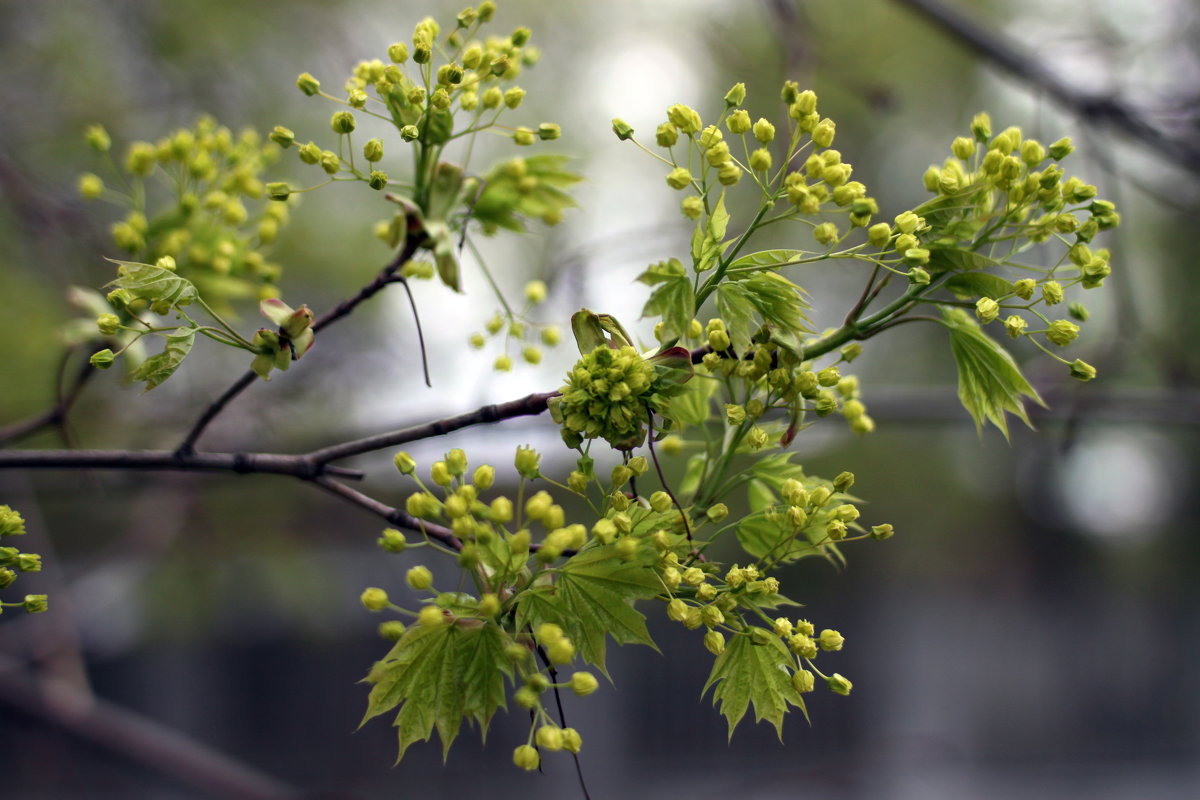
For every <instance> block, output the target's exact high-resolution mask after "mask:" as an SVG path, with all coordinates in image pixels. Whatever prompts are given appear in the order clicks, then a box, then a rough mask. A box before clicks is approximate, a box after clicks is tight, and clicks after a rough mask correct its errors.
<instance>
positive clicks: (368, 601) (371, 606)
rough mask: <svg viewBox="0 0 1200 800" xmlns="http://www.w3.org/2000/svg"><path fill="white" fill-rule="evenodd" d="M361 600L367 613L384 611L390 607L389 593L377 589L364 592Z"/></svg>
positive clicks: (372, 588) (373, 588)
mask: <svg viewBox="0 0 1200 800" xmlns="http://www.w3.org/2000/svg"><path fill="white" fill-rule="evenodd" d="M359 600H360V601H361V602H362V604H363V608H365V609H366V610H367V611H383V610H384V609H385V608H387V607H388V596H387V592H385V591H384V590H383V589H379V588H376V587H371V588H370V589H366V590H364V591H363V593H362V596H361V597H360V598H359Z"/></svg>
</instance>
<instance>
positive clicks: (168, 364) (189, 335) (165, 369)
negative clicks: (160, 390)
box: [131, 328, 196, 392]
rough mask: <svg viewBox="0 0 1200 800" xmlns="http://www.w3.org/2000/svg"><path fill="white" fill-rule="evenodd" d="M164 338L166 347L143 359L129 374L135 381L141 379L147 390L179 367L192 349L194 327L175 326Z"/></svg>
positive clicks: (158, 383)
mask: <svg viewBox="0 0 1200 800" xmlns="http://www.w3.org/2000/svg"><path fill="white" fill-rule="evenodd" d="M164 338H166V340H167V346H166V348H165V349H164V350H163V351H162V352H161V353H159V354H157V355H153V356H150V357H149V358H147V359H146V360H145V361H143V362H142V363H141V365H139V366H138V368H137V369H135V370H134V371H133V374H132V375H131V377H132V378H133V379H134V380H135V381H143V382H144V383H145V384H146V391H147V392H148V391H150V390H151V389H153V388H155V387H156V386H158V385H160V384H161V383H162V382H163V381H165V380H166V379H167V378H169V377H171V376H172V375H174V374H175V370H177V369H179V365H180V364H182V363H183V360H184V359H185V358H187V355H188V353H189V352H191V350H192V344H193V343H194V342H195V340H196V329H195V328H176V329H175V331H174V332H173V333H169V334H167V335H166V336H165V337H164Z"/></svg>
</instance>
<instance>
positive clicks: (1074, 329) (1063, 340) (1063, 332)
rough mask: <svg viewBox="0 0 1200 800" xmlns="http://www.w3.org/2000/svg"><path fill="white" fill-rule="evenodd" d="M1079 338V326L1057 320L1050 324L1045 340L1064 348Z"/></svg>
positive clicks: (1068, 321) (1067, 321)
mask: <svg viewBox="0 0 1200 800" xmlns="http://www.w3.org/2000/svg"><path fill="white" fill-rule="evenodd" d="M1078 336H1079V326H1078V325H1076V324H1075V323H1073V322H1071V321H1070V320H1065V319H1057V320H1055V321H1054V322H1051V323H1050V327H1049V328H1048V329H1047V330H1046V338H1047V339H1049V340H1050V341H1051V342H1053V343H1054V344H1056V345H1058V346H1059V347H1066V346H1067V345H1069V344H1070V343H1071V342H1073V341H1075V339H1076V338H1078Z"/></svg>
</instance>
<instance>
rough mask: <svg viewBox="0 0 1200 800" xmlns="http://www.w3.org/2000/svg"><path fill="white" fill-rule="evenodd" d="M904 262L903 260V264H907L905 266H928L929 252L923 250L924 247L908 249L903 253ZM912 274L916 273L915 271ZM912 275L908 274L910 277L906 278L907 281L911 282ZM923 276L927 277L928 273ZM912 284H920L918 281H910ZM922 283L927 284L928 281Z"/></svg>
mask: <svg viewBox="0 0 1200 800" xmlns="http://www.w3.org/2000/svg"><path fill="white" fill-rule="evenodd" d="M904 260H905V263H907V264H917V265H922V264H929V251H928V249H925V248H924V247H910V248H908V249H906V251H905V252H904ZM914 272H916V270H913V273H914ZM922 272H924V270H922ZM913 273H910V276H908V279H910V281H912V275H913ZM925 275H926V276H928V275H929V273H928V272H926V273H925ZM912 282H913V283H922V282H920V281H912ZM924 283H929V281H924Z"/></svg>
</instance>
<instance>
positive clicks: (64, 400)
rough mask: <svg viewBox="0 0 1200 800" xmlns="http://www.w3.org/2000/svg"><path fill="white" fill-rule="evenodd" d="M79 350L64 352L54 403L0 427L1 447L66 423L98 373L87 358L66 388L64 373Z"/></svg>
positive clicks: (73, 349)
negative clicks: (45, 408) (40, 411)
mask: <svg viewBox="0 0 1200 800" xmlns="http://www.w3.org/2000/svg"><path fill="white" fill-rule="evenodd" d="M77 351H78V348H71V349H70V350H68V351H67V352H66V353H64V354H63V357H62V361H61V362H60V364H59V368H58V375H59V380H58V383H57V385H56V386H55V397H54V405H53V406H51V407H50V408H49V409H47V410H46V411H44V412H42V413H41V414H38V415H36V416H33V417H29V418H28V419H23V420H19V421H17V422H14V423H12V424H11V425H6V426H5V427H3V428H0V447H3V446H5V445H7V444H8V443H10V442H15V441H19V440H20V439H24V438H25V437H26V436H31V435H33V434H35V433H37V432H38V431H40V430H41V429H42V428H46V427H50V426H58V427H62V426H63V425H64V424H65V423H66V421H67V415H68V414H69V413H70V412H71V406H73V405H75V401H76V400H78V399H79V395H80V394H82V393H83V388H84V386H85V385H87V382H88V380H90V379H91V377H92V375H94V374H95V373H96V370H95V368H94V367H92V365H91V364H90V363H88V361H87V359H84V361H83V364H82V365H80V367H79V369H78V370H77V371H76V372H75V375H74V377H73V378H72V380H71V383H70V385H69V386H67V387H65V388H64V387H63V385H62V375H64V374H65V373H66V371H67V367H68V366H69V363H70V360H71V357H72V356H74V355H75V353H76V352H77Z"/></svg>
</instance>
